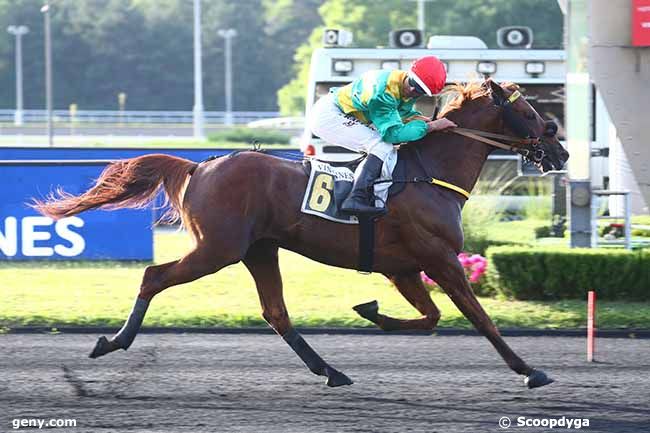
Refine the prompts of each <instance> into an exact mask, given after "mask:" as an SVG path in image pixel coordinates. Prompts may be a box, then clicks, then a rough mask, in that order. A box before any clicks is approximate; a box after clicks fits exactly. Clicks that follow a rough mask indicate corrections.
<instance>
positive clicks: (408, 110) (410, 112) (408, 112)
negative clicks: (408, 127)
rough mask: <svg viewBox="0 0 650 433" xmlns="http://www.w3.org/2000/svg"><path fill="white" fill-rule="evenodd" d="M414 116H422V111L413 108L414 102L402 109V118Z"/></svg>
mask: <svg viewBox="0 0 650 433" xmlns="http://www.w3.org/2000/svg"><path fill="white" fill-rule="evenodd" d="M414 116H422V113H420V112H419V111H418V110H416V109H415V108H413V104H411V105H410V106H408V107H404V109H403V110H402V119H410V118H411V117H414Z"/></svg>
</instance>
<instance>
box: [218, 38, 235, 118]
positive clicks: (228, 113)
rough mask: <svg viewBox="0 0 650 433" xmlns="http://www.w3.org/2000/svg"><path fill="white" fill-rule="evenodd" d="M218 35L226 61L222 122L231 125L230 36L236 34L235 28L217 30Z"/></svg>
mask: <svg viewBox="0 0 650 433" xmlns="http://www.w3.org/2000/svg"><path fill="white" fill-rule="evenodd" d="M218 33H219V36H221V37H222V38H224V39H225V42H226V50H225V53H224V54H225V61H226V71H225V76H226V78H225V81H226V83H225V84H226V115H225V118H224V123H225V124H226V125H227V126H231V125H232V123H233V121H232V38H234V37H235V36H237V31H236V30H235V29H226V30H219V32H218Z"/></svg>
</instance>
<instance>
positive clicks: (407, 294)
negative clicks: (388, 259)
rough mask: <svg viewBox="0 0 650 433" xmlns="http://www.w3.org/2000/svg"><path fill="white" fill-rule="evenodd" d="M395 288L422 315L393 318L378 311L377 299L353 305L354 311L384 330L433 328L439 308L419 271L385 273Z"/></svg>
mask: <svg viewBox="0 0 650 433" xmlns="http://www.w3.org/2000/svg"><path fill="white" fill-rule="evenodd" d="M387 277H388V278H389V279H390V280H391V281H392V282H393V284H394V285H395V287H396V288H397V290H398V291H399V292H400V293H401V294H402V296H404V298H406V300H407V301H409V302H410V304H411V305H413V306H414V307H415V308H416V309H417V310H418V311H419V312H420V313H421V314H422V315H423V317H421V318H419V319H395V318H392V317H389V316H386V315H383V314H380V313H379V304H378V303H377V301H371V302H367V303H365V304H360V305H357V306H355V307H354V311H356V312H357V313H359V315H360V316H361V317H363V318H365V319H368V320H370V321H371V322H373V323H374V324H376V325H377V326H379V328H381V329H383V330H384V331H404V330H411V329H421V330H425V331H431V330H433V329H434V328H435V327H436V325H437V324H438V320H440V310H438V307H436V304H434V303H433V300H431V296H429V293H428V292H427V289H426V288H425V287H424V283H422V278H421V277H420V273H419V272H411V273H407V274H399V275H387Z"/></svg>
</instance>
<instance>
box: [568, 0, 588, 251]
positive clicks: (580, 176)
mask: <svg viewBox="0 0 650 433" xmlns="http://www.w3.org/2000/svg"><path fill="white" fill-rule="evenodd" d="M587 5H588V4H587V0H568V2H567V15H566V19H565V23H566V29H567V34H566V36H567V41H566V42H567V43H566V50H567V80H566V124H567V127H566V131H567V134H566V135H567V143H568V147H569V153H571V161H569V178H570V188H569V203H570V206H569V215H570V230H571V247H587V248H588V247H590V246H591V242H592V236H591V231H592V224H591V209H590V202H591V200H592V197H591V195H592V194H591V181H590V173H589V165H590V158H591V152H590V149H589V148H590V137H589V129H590V128H589V113H590V109H589V107H590V92H591V86H590V81H589V71H588V70H587V48H588V47H587V42H588V34H587V33H588V21H587Z"/></svg>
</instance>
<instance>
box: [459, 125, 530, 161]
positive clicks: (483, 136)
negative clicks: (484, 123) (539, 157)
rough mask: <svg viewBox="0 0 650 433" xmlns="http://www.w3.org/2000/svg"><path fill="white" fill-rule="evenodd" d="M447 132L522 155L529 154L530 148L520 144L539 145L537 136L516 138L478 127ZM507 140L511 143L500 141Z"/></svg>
mask: <svg viewBox="0 0 650 433" xmlns="http://www.w3.org/2000/svg"><path fill="white" fill-rule="evenodd" d="M449 132H453V133H454V134H458V135H462V136H465V137H467V138H471V139H473V140H477V141H481V142H483V143H486V144H489V145H491V146H494V147H498V148H500V149H504V150H509V151H510V152H515V153H518V154H520V155H523V156H529V155H530V150H528V149H522V148H521V147H520V146H527V145H532V146H533V147H535V146H537V145H539V143H540V142H541V139H540V138H539V137H535V138H518V137H512V136H509V135H503V134H494V133H492V132H485V131H480V130H478V129H469V128H450V129H449ZM493 139H495V140H502V141H509V142H511V143H513V144H506V143H502V142H501V141H495V140H493Z"/></svg>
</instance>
